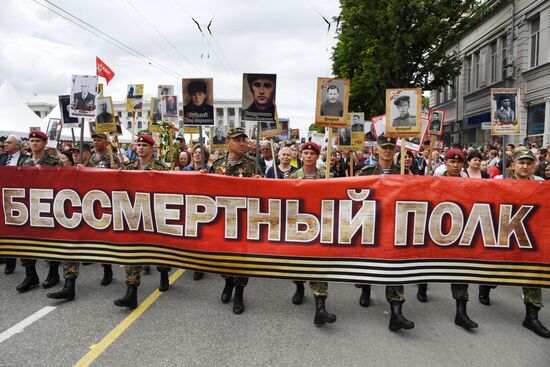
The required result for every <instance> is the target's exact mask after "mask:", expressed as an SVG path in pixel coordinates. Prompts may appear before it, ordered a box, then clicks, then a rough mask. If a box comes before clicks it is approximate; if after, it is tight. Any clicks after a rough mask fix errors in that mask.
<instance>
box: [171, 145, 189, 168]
mask: <svg viewBox="0 0 550 367" xmlns="http://www.w3.org/2000/svg"><path fill="white" fill-rule="evenodd" d="M190 162H191V157H190V155H189V152H188V151H187V150H184V151H182V152H181V153H180V155H179V158H178V164H177V166H176V167H175V168H174V171H183V169H184V168H185V167H187V165H188V164H189V163H190Z"/></svg>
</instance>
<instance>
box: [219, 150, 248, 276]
mask: <svg viewBox="0 0 550 367" xmlns="http://www.w3.org/2000/svg"><path fill="white" fill-rule="evenodd" d="M255 172H256V162H255V161H254V160H253V159H251V158H250V157H248V155H246V154H243V155H242V156H241V157H240V158H239V159H238V160H237V162H236V163H235V164H234V165H231V164H230V163H229V153H225V154H224V155H223V156H222V157H220V158H218V159H216V160H215V161H214V162H213V163H212V167H210V173H215V174H218V175H225V176H234V177H252V176H254V175H255ZM222 277H223V278H224V279H228V278H233V283H234V284H235V285H236V286H241V287H245V286H246V285H247V284H248V277H242V276H231V275H222Z"/></svg>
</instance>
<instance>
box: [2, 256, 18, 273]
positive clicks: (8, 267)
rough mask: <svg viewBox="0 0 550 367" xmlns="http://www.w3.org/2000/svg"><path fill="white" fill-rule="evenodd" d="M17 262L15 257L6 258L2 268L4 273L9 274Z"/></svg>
mask: <svg viewBox="0 0 550 367" xmlns="http://www.w3.org/2000/svg"><path fill="white" fill-rule="evenodd" d="M16 264H17V259H15V258H10V259H6V267H5V268H4V274H6V275H9V274H11V273H13V272H14V271H15V265H16Z"/></svg>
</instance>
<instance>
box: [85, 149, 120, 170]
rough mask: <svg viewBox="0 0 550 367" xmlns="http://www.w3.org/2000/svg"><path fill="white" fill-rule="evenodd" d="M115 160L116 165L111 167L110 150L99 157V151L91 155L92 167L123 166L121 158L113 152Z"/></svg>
mask: <svg viewBox="0 0 550 367" xmlns="http://www.w3.org/2000/svg"><path fill="white" fill-rule="evenodd" d="M113 160H114V162H115V166H114V167H111V156H110V155H109V152H106V153H105V154H103V155H102V156H101V157H97V153H96V154H93V155H92V156H91V157H90V164H89V165H90V167H96V168H113V169H116V168H119V167H120V166H121V164H120V159H118V157H117V156H116V155H115V154H113Z"/></svg>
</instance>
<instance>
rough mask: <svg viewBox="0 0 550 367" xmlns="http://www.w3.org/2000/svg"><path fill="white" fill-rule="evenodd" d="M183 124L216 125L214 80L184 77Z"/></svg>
mask: <svg viewBox="0 0 550 367" xmlns="http://www.w3.org/2000/svg"><path fill="white" fill-rule="evenodd" d="M182 91H183V124H184V125H191V126H198V125H201V126H214V106H213V103H214V80H213V79H212V78H200V79H182Z"/></svg>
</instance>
